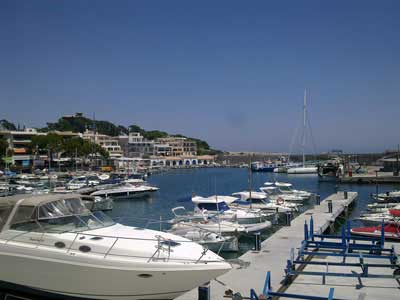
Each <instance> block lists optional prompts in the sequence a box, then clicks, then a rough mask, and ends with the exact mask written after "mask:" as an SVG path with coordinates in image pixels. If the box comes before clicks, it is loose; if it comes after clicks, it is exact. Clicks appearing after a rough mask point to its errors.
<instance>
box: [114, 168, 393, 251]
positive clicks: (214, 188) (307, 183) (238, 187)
mask: <svg viewBox="0 0 400 300" xmlns="http://www.w3.org/2000/svg"><path fill="white" fill-rule="evenodd" d="M148 181H149V183H150V184H152V185H155V186H157V187H159V188H160V190H159V191H158V192H157V193H155V194H154V195H153V196H152V197H151V198H147V199H142V200H139V199H135V200H117V201H115V202H114V209H113V210H112V211H110V212H108V214H109V215H110V216H111V217H112V218H113V219H115V220H116V221H118V222H120V223H122V224H126V225H130V226H140V227H147V228H151V229H156V230H159V229H162V230H165V229H168V223H167V222H166V221H167V220H169V219H171V218H173V213H172V212H171V209H172V208H174V207H177V206H184V207H185V208H186V209H187V210H188V211H191V210H193V208H194V206H193V204H192V202H191V197H192V195H193V194H196V195H199V196H211V195H215V194H217V195H231V194H232V193H234V192H239V191H243V190H248V189H249V174H248V170H247V169H246V168H201V169H175V170H170V171H168V172H165V173H160V174H154V175H152V176H150V177H149V179H148ZM251 181H252V190H253V191H259V188H260V187H262V186H263V185H264V183H265V182H267V181H270V182H274V181H280V182H290V183H292V184H293V186H294V187H295V188H296V189H300V190H306V191H309V192H313V193H316V194H318V195H320V197H321V200H322V199H324V198H326V197H327V196H329V195H330V194H332V193H335V192H336V191H338V190H339V191H343V190H348V191H356V192H358V195H359V196H358V199H357V201H356V204H355V207H354V208H353V210H352V211H351V214H350V216H349V218H350V219H353V218H355V217H357V216H358V215H359V214H360V212H362V211H363V210H365V209H366V207H367V204H369V203H372V202H374V201H373V200H372V199H371V197H370V195H371V194H372V193H375V192H376V189H377V187H376V186H375V185H354V184H353V185H347V184H341V185H338V184H337V183H336V182H320V181H319V180H318V176H316V175H288V174H284V173H278V174H277V173H263V172H258V173H257V172H255V173H253V175H252V180H251ZM396 188H397V189H399V188H400V187H399V186H395V185H390V184H388V185H379V186H378V191H379V192H386V191H391V190H393V189H396ZM311 205H314V202H313V201H312V200H310V201H309V202H308V203H305V205H304V206H303V207H302V209H301V210H302V211H304V210H306V209H308V208H309V207H310V206H311ZM160 220H161V221H162V222H160ZM343 221H344V220H343ZM352 222H353V224H352V225H362V223H360V221H352ZM280 223H282V222H280ZM278 228H279V226H273V228H272V229H270V230H268V231H267V232H265V233H264V234H263V238H266V237H267V236H268V235H270V234H272V233H273V232H274V231H275V230H277V229H278ZM239 247H240V252H239V253H238V254H235V255H240V254H242V253H244V252H246V251H247V250H250V249H251V248H252V247H253V242H252V239H251V238H248V239H246V238H245V239H241V240H240V243H239ZM224 256H225V255H224ZM225 257H226V256H225ZM229 257H232V256H231V254H230V256H229Z"/></svg>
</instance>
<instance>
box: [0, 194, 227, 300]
mask: <svg viewBox="0 0 400 300" xmlns="http://www.w3.org/2000/svg"><path fill="white" fill-rule="evenodd" d="M0 205H1V206H0V217H1V221H0V265H1V268H0V287H7V289H12V290H17V291H26V290H27V291H29V292H30V293H33V294H35V295H39V296H40V295H41V296H43V297H45V296H47V297H53V298H57V299H70V298H73V297H76V298H78V299H81V298H82V299H100V300H106V299H107V300H122V299H124V300H139V299H173V298H176V297H178V296H179V295H181V294H183V293H185V292H187V291H189V290H191V289H193V288H194V287H196V286H199V285H201V284H203V283H205V282H208V281H210V280H211V279H213V278H216V277H218V276H220V275H222V274H224V273H226V272H227V271H229V270H230V269H231V266H230V265H229V264H228V263H227V262H225V261H224V260H223V259H222V258H221V257H219V256H218V255H216V254H215V253H213V252H211V251H208V250H207V249H205V248H203V247H202V246H200V245H198V244H196V243H194V242H192V241H190V240H188V239H184V238H182V237H178V236H175V235H172V234H170V233H165V232H159V231H153V230H147V229H141V228H136V227H129V226H124V225H121V224H118V223H114V222H113V221H112V220H111V219H109V218H108V217H106V216H105V215H104V214H103V213H102V212H96V213H91V212H90V211H89V210H88V209H87V208H86V207H85V206H84V204H83V203H82V201H81V199H80V195H76V194H57V195H55V194H50V195H42V196H22V195H21V196H13V197H6V198H3V201H1V202H0Z"/></svg>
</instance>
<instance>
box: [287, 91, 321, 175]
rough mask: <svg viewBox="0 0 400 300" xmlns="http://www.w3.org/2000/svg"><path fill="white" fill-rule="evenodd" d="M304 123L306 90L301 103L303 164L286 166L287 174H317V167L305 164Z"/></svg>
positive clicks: (305, 116)
mask: <svg viewBox="0 0 400 300" xmlns="http://www.w3.org/2000/svg"><path fill="white" fill-rule="evenodd" d="M306 124H307V90H304V103H303V136H302V144H301V148H302V152H303V164H302V166H300V167H293V168H288V170H287V173H288V174H317V173H318V167H316V166H307V165H306V155H305V150H306Z"/></svg>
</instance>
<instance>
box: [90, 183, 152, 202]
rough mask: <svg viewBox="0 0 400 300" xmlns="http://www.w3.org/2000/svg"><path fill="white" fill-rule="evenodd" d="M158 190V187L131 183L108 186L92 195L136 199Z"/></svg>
mask: <svg viewBox="0 0 400 300" xmlns="http://www.w3.org/2000/svg"><path fill="white" fill-rule="evenodd" d="M156 191H158V188H156V187H153V186H149V185H138V186H137V185H131V184H128V183H126V184H122V185H115V186H112V187H108V188H105V189H99V190H97V191H95V192H93V193H91V194H90V195H91V196H100V197H104V198H107V197H111V198H113V199H134V198H144V197H147V196H150V195H151V194H152V193H154V192H156Z"/></svg>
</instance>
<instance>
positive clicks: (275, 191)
mask: <svg viewBox="0 0 400 300" xmlns="http://www.w3.org/2000/svg"><path fill="white" fill-rule="evenodd" d="M260 190H261V191H262V192H264V193H265V194H267V195H268V197H269V198H270V199H272V200H276V201H282V200H283V201H284V202H296V203H303V202H304V198H303V197H301V196H298V195H296V194H285V193H282V192H281V190H280V189H279V188H278V187H276V186H266V187H260Z"/></svg>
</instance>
